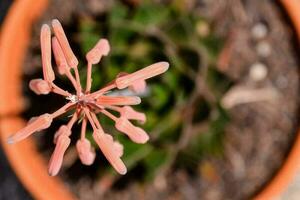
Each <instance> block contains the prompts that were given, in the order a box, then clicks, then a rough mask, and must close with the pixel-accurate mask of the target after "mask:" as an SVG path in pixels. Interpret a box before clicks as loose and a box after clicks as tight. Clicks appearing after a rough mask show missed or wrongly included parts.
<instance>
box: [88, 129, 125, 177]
mask: <svg viewBox="0 0 300 200" xmlns="http://www.w3.org/2000/svg"><path fill="white" fill-rule="evenodd" d="M93 138H94V140H95V142H96V143H97V144H98V146H99V148H100V149H101V151H102V153H103V154H104V156H105V157H106V159H107V160H108V161H109V163H110V164H111V165H112V166H113V167H114V168H115V170H116V171H117V172H118V173H120V174H126V172H127V169H126V166H125V165H124V163H123V161H122V160H121V159H120V156H119V155H120V152H119V150H116V149H115V147H114V141H113V139H112V137H111V135H109V134H106V133H102V132H99V131H94V133H93Z"/></svg>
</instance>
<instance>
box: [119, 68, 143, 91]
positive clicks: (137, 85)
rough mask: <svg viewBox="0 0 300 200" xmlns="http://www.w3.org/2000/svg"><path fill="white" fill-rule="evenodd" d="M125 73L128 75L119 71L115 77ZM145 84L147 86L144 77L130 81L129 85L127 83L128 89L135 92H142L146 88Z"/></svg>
mask: <svg viewBox="0 0 300 200" xmlns="http://www.w3.org/2000/svg"><path fill="white" fill-rule="evenodd" d="M126 75H128V73H126V72H120V73H119V74H118V75H117V78H120V77H122V76H126ZM146 86H147V83H146V81H145V80H144V79H141V80H137V81H133V82H132V83H131V85H129V90H131V91H133V92H135V93H143V92H144V91H145V90H146Z"/></svg>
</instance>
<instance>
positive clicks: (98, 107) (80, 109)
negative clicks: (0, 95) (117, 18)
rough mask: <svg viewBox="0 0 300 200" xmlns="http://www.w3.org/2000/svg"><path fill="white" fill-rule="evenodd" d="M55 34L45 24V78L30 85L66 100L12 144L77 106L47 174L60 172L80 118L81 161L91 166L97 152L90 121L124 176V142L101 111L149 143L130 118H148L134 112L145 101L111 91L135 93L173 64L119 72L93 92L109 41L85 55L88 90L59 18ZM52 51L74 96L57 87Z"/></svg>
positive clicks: (124, 130)
mask: <svg viewBox="0 0 300 200" xmlns="http://www.w3.org/2000/svg"><path fill="white" fill-rule="evenodd" d="M52 29H53V32H54V36H53V37H52V38H51V29H50V27H49V26H48V25H47V24H44V25H43V26H42V28H41V34H40V42H41V54H42V66H43V79H34V80H31V81H30V83H29V87H30V89H31V90H32V91H33V92H35V93H36V94H38V95H40V94H43V95H46V94H49V93H50V92H53V93H56V94H59V95H62V96H64V97H65V98H66V99H67V100H68V102H67V103H66V104H65V105H64V106H62V107H61V108H59V109H58V110H57V111H55V112H53V113H51V114H49V113H46V114H43V115H40V116H38V117H33V118H32V119H31V120H29V122H28V124H27V126H25V127H24V128H23V129H21V130H19V131H18V132H17V133H15V134H14V135H12V136H11V137H9V138H8V143H15V142H18V141H20V140H23V139H25V138H26V137H28V136H30V135H31V134H33V133H34V132H37V131H41V130H43V129H46V128H48V127H49V126H50V125H51V123H52V121H53V119H54V118H56V117H58V116H60V115H62V114H64V113H66V112H68V111H70V110H71V109H73V110H74V113H73V114H72V117H71V119H70V121H69V122H68V123H67V124H66V125H62V126H61V127H60V128H59V129H58V130H57V132H56V133H55V135H54V143H55V145H56V146H55V150H54V152H53V154H52V156H51V159H50V162H49V167H48V172H49V174H50V175H51V176H54V175H56V174H57V173H58V172H59V170H60V168H61V165H62V162H63V156H64V153H65V151H66V149H67V148H68V146H69V145H70V135H71V129H72V126H73V125H74V123H75V122H76V121H77V120H81V121H82V124H81V135H80V139H78V141H77V143H76V149H77V152H78V156H79V158H80V160H81V162H82V163H83V164H85V165H91V164H92V163H93V162H94V159H95V150H94V148H93V147H92V145H91V143H90V141H89V140H88V139H86V137H85V135H86V128H87V124H88V123H89V124H90V125H91V126H92V128H93V138H94V140H95V142H96V143H97V144H98V146H99V148H100V149H101V151H102V153H103V154H104V156H105V157H106V158H107V160H108V161H109V162H110V164H111V165H112V166H113V167H114V168H115V170H116V171H117V172H118V173H120V174H125V173H126V172H127V169H126V166H125V165H124V163H123V162H122V160H121V156H122V154H123V146H122V145H121V144H120V143H118V142H117V141H114V139H113V137H112V136H111V135H110V134H108V133H106V132H105V131H104V130H103V128H102V126H101V124H100V123H99V120H98V118H97V114H103V115H105V116H107V117H109V118H110V119H112V120H113V121H114V122H115V127H116V129H117V130H118V131H120V132H122V133H124V134H126V135H127V136H128V137H129V138H130V139H131V140H132V141H133V142H136V143H141V144H142V143H145V142H147V141H148V139H149V136H148V134H147V133H146V132H145V131H144V130H143V129H141V128H139V127H136V126H134V125H133V124H132V123H131V122H130V121H129V120H138V121H139V122H141V123H144V122H145V121H146V117H145V114H144V113H140V112H137V111H135V110H134V109H133V108H132V107H131V105H136V104H139V103H140V102H141V99H140V98H139V97H138V96H113V95H110V92H111V91H112V90H114V89H125V88H128V89H129V90H132V91H134V92H135V93H136V94H138V93H139V92H142V91H144V90H145V88H146V82H145V80H146V79H148V78H151V77H153V76H156V75H159V74H162V73H164V72H165V71H166V70H167V69H168V67H169V64H168V63H167V62H158V63H155V64H152V65H150V66H148V67H146V68H143V69H141V70H139V71H136V72H134V73H130V74H128V73H124V72H122V73H120V74H119V75H117V77H116V78H115V79H114V80H113V81H112V82H110V83H108V84H107V85H106V86H105V87H104V88H102V89H100V90H97V91H95V92H91V91H90V90H91V83H92V78H91V74H92V65H93V64H97V63H99V62H100V60H101V58H102V56H107V55H108V53H109V51H110V46H109V43H108V41H107V40H106V39H100V40H99V41H98V42H97V44H96V45H95V46H94V47H93V48H92V49H91V50H90V51H89V52H88V53H87V54H86V59H87V81H86V88H85V89H83V88H82V86H81V84H80V76H79V72H78V68H77V66H78V60H77V58H76V57H75V55H74V53H73V51H72V49H71V47H70V44H69V42H68V40H67V38H66V35H65V33H64V30H63V28H62V26H61V24H60V22H59V21H58V20H56V19H55V20H53V21H52ZM51 50H52V51H53V55H54V58H55V62H56V65H57V71H58V73H59V74H60V75H65V76H66V77H67V78H68V79H69V80H70V81H71V83H72V85H73V86H74V88H75V90H76V94H71V93H69V92H68V91H66V90H63V89H61V88H60V87H58V86H57V85H55V83H54V80H55V74H54V71H53V68H52V64H51ZM109 110H112V111H116V112H118V113H119V116H115V115H113V114H112V113H111V112H109Z"/></svg>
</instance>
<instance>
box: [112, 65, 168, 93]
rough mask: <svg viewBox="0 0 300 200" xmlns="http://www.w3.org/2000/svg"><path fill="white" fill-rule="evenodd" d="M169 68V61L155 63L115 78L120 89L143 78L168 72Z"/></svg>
mask: <svg viewBox="0 0 300 200" xmlns="http://www.w3.org/2000/svg"><path fill="white" fill-rule="evenodd" d="M168 68H169V63H167V62H158V63H154V64H152V65H149V66H148V67H145V68H143V69H141V70H138V71H136V72H134V73H132V74H128V75H125V76H121V77H119V78H117V79H116V80H115V84H116V86H117V88H118V89H124V88H126V87H128V86H130V85H132V84H134V83H136V82H139V81H141V80H146V79H148V78H151V77H154V76H157V75H159V74H162V73H164V72H166V71H167V70H168Z"/></svg>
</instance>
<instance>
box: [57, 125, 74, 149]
mask: <svg viewBox="0 0 300 200" xmlns="http://www.w3.org/2000/svg"><path fill="white" fill-rule="evenodd" d="M60 135H66V136H70V135H71V130H70V129H69V128H68V126H66V125H62V126H60V127H59V129H58V130H57V131H56V132H55V134H54V139H53V142H54V144H56V142H57V138H58V137H59V136H60Z"/></svg>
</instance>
